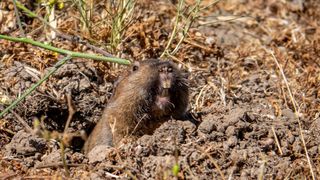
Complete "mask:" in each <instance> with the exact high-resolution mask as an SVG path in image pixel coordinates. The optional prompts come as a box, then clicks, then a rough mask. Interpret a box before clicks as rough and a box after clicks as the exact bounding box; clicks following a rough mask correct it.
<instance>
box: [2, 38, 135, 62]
mask: <svg viewBox="0 0 320 180" xmlns="http://www.w3.org/2000/svg"><path fill="white" fill-rule="evenodd" d="M0 39H6V40H9V41H14V42H23V43H28V44H32V45H34V46H38V47H41V48H44V49H48V50H50V51H54V52H58V53H60V54H65V55H70V56H71V57H72V58H88V59H93V60H100V61H107V62H113V63H119V64H123V65H130V61H128V60H126V59H121V58H116V57H105V56H98V55H95V54H86V53H80V52H73V51H69V50H65V49H60V48H56V47H53V46H50V45H46V44H43V43H41V42H38V41H34V40H32V39H29V38H17V37H11V36H5V35H1V34H0Z"/></svg>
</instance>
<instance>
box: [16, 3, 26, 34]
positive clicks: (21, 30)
mask: <svg viewBox="0 0 320 180" xmlns="http://www.w3.org/2000/svg"><path fill="white" fill-rule="evenodd" d="M13 6H14V13H15V15H16V19H17V23H18V26H19V29H20V33H21V34H20V35H21V36H23V37H25V36H26V35H25V33H24V31H23V29H22V25H21V20H20V16H19V11H18V8H17V1H16V0H13Z"/></svg>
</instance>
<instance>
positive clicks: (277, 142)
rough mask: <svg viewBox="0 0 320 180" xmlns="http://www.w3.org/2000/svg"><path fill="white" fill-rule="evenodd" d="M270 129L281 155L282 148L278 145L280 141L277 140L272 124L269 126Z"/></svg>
mask: <svg viewBox="0 0 320 180" xmlns="http://www.w3.org/2000/svg"><path fill="white" fill-rule="evenodd" d="M271 129H272V133H273V136H274V139H275V140H276V144H277V146H278V149H279V152H280V155H281V156H282V155H283V153H282V149H281V146H280V143H279V140H278V137H277V134H276V132H275V130H274V127H273V126H272V127H271Z"/></svg>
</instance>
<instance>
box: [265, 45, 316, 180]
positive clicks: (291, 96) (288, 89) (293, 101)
mask: <svg viewBox="0 0 320 180" xmlns="http://www.w3.org/2000/svg"><path fill="white" fill-rule="evenodd" d="M265 51H266V52H267V53H270V55H271V56H272V59H273V60H274V62H275V63H276V65H277V67H278V68H279V71H280V73H281V76H282V78H283V80H284V83H285V85H286V88H287V91H288V93H289V97H290V100H291V103H292V105H293V108H294V113H295V117H296V119H297V121H298V124H299V131H300V136H301V140H302V144H303V148H304V151H305V154H306V158H307V162H308V165H309V168H310V173H311V176H312V179H313V180H315V179H316V177H315V174H314V172H313V168H312V163H311V159H310V157H309V154H308V149H307V146H306V142H305V139H304V135H303V132H302V126H301V121H300V118H299V109H298V107H297V105H296V101H295V98H294V96H293V94H292V92H291V88H290V86H289V83H288V80H287V78H286V76H285V74H284V72H283V68H282V67H281V65H280V63H279V61H278V59H277V58H276V57H275V55H274V53H273V52H272V51H269V50H267V49H265Z"/></svg>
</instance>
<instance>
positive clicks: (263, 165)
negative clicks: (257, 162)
mask: <svg viewBox="0 0 320 180" xmlns="http://www.w3.org/2000/svg"><path fill="white" fill-rule="evenodd" d="M265 166H266V159H265V157H262V162H261V166H260V173H259V174H258V180H263V175H264V169H265Z"/></svg>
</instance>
